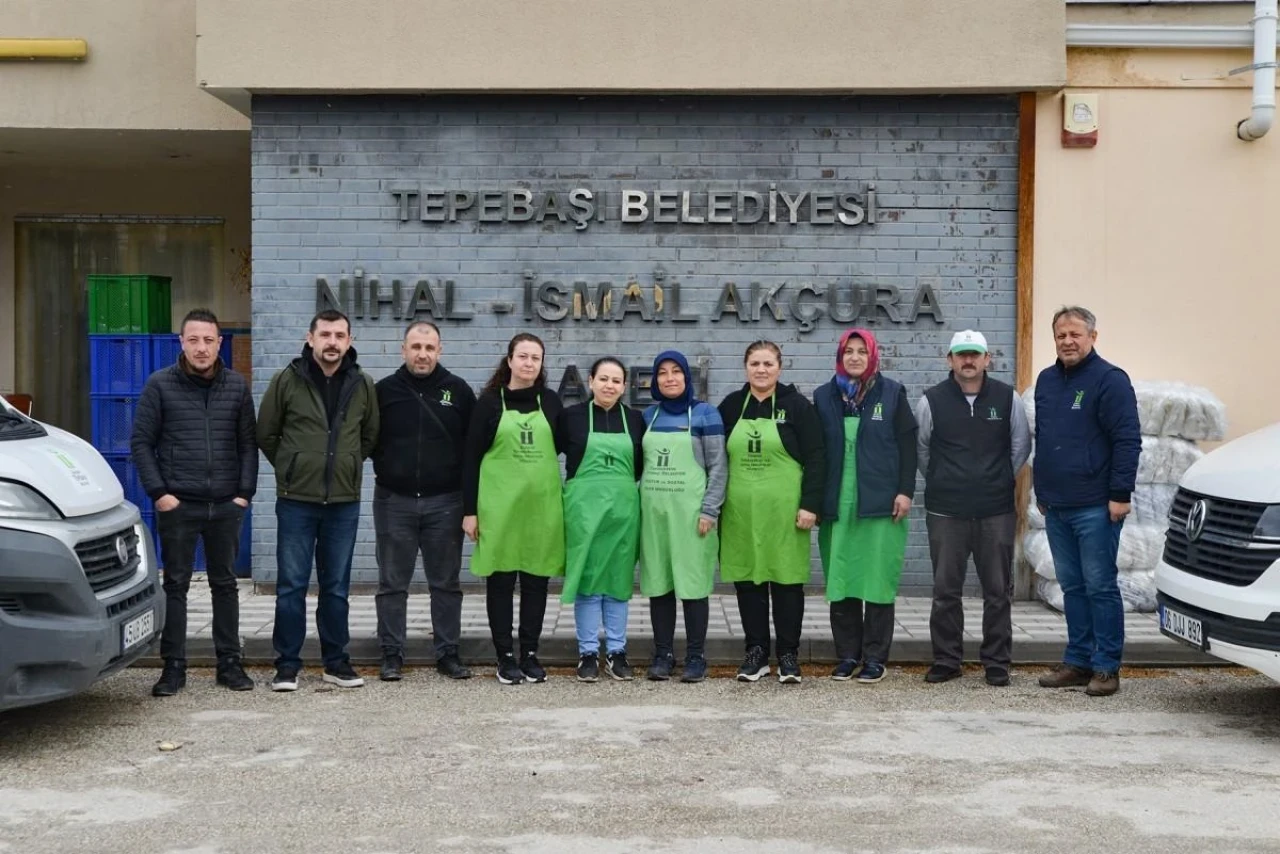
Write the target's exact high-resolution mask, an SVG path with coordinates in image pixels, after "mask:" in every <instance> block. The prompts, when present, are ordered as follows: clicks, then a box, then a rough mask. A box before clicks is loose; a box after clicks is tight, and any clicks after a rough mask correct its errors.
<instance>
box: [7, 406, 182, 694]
mask: <svg viewBox="0 0 1280 854" xmlns="http://www.w3.org/2000/svg"><path fill="white" fill-rule="evenodd" d="M151 542H152V541H151V535H150V533H149V532H148V531H147V529H146V526H145V525H144V524H143V523H142V520H141V518H140V516H139V513H138V508H137V507H135V506H134V505H132V504H130V503H129V502H127V501H125V500H124V492H123V490H122V489H121V487H120V482H119V480H117V479H116V476H115V473H114V472H113V471H112V470H111V468H110V467H109V466H108V465H107V462H106V460H104V459H103V458H102V457H101V456H100V455H99V454H98V452H97V451H96V450H94V449H93V447H92V446H90V445H89V444H88V443H86V442H84V441H83V440H81V439H79V438H77V437H76V436H73V435H72V434H70V433H67V432H66V431H64V430H59V429H58V428H56V427H52V426H49V425H46V424H41V423H40V422H38V421H35V420H32V419H31V418H28V417H27V416H25V415H23V414H22V413H21V412H19V411H18V410H17V409H15V408H13V407H12V406H10V405H9V403H8V402H7V401H5V400H4V398H3V396H0V711H3V710H4V709H12V708H17V707H18V706H29V705H33V704H35V703H44V702H47V701H49V700H57V699H60V698H62V697H66V696H69V695H71V694H74V693H76V692H78V691H82V690H84V689H85V688H87V687H89V686H90V685H92V684H93V683H94V682H96V681H98V680H99V679H102V678H103V677H105V676H108V675H110V674H112V673H115V672H116V671H118V670H121V669H122V668H124V667H127V666H128V665H129V664H130V663H131V662H132V661H134V660H135V659H136V658H138V657H139V656H140V655H142V654H143V653H144V652H145V651H146V650H147V649H148V647H149V646H150V645H151V643H152V641H153V640H154V639H155V637H156V636H157V634H158V632H159V630H160V628H161V626H162V625H163V624H164V596H163V595H162V592H161V588H160V579H159V576H158V572H157V568H156V557H155V549H154V547H153V546H152V545H151Z"/></svg>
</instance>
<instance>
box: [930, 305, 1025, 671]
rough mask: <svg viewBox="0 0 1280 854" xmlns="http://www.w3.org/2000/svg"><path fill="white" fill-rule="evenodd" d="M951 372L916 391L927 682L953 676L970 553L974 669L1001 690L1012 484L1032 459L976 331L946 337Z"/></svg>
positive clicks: (1021, 421) (1014, 402)
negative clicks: (928, 594) (978, 599)
mask: <svg viewBox="0 0 1280 854" xmlns="http://www.w3.org/2000/svg"><path fill="white" fill-rule="evenodd" d="M947 364H948V365H950V366H951V375H950V376H949V377H947V379H946V380H944V381H943V382H941V383H939V384H938V385H936V386H934V387H933V388H931V389H929V390H928V391H926V392H925V393H924V396H923V397H921V398H920V403H919V405H918V406H917V407H916V420H917V421H919V422H920V434H919V439H918V442H919V454H918V456H919V466H920V471H921V472H922V473H923V474H924V506H925V510H926V512H927V515H926V517H925V521H926V524H927V526H928V530H929V554H930V557H932V558H933V612H932V614H931V615H930V617H929V635H930V637H931V639H932V641H933V666H932V667H930V668H929V672H928V673H926V674H925V677H924V680H925V681H926V682H930V683H937V682H947V681H949V680H951V679H955V678H957V677H959V676H960V675H961V673H962V671H961V669H960V663H961V661H962V659H963V656H964V640H963V639H964V607H963V604H962V601H961V594H962V592H963V590H964V577H965V571H966V569H967V568H968V564H969V555H970V554H972V555H973V562H974V565H975V566H976V567H977V570H978V580H979V582H980V583H981V584H982V651H981V657H982V664H983V667H984V668H985V671H986V679H987V683H988V684H990V685H1008V684H1009V663H1010V661H1011V658H1012V653H1013V623H1012V608H1013V603H1012V597H1013V540H1014V529H1015V527H1016V524H1017V513H1016V510H1015V507H1014V478H1015V477H1016V476H1017V473H1018V470H1019V469H1021V468H1022V466H1023V465H1025V464H1026V462H1027V458H1028V457H1029V456H1030V455H1031V427H1030V425H1029V424H1028V422H1027V414H1026V411H1025V410H1024V409H1023V408H1022V401H1021V400H1019V399H1018V396H1017V395H1016V394H1014V391H1013V388H1012V387H1011V386H1009V385H1006V384H1005V383H1002V382H1000V381H999V380H993V379H991V378H990V377H989V376H987V369H988V368H989V367H990V366H991V355H990V354H989V353H988V352H987V339H986V338H985V337H984V336H983V335H982V333H981V332H975V331H973V330H971V329H966V330H964V331H963V332H957V333H956V334H955V336H954V337H952V339H951V352H950V353H949V354H948V355H947Z"/></svg>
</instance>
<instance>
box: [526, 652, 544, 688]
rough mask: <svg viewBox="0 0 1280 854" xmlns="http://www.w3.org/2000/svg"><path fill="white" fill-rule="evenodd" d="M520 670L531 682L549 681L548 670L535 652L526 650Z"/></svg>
mask: <svg viewBox="0 0 1280 854" xmlns="http://www.w3.org/2000/svg"><path fill="white" fill-rule="evenodd" d="M520 672H522V673H523V674H524V678H525V679H526V680H527V681H529V682H546V681H547V671H546V670H544V669H543V667H542V665H541V664H539V663H538V656H537V655H536V654H535V653H532V652H526V653H525V654H524V656H523V657H522V658H521V659H520Z"/></svg>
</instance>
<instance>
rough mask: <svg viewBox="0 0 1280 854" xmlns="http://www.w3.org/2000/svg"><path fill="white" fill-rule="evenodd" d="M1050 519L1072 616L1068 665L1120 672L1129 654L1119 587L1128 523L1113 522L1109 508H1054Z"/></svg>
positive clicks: (1052, 547) (1052, 545) (1057, 565)
mask: <svg viewBox="0 0 1280 854" xmlns="http://www.w3.org/2000/svg"><path fill="white" fill-rule="evenodd" d="M1044 519H1045V529H1046V530H1047V531H1048V533H1049V550H1050V551H1051V552H1052V553H1053V566H1054V569H1055V570H1056V572H1057V574H1058V584H1059V585H1061V586H1062V599H1063V603H1064V604H1063V608H1064V610H1065V611H1066V615H1067V650H1066V652H1065V653H1063V656H1062V661H1063V663H1064V664H1070V665H1072V666H1074V667H1079V668H1082V669H1085V670H1093V671H1095V672H1099V673H1115V672H1116V671H1118V670H1119V669H1120V655H1121V653H1122V652H1123V651H1124V603H1123V602H1122V601H1121V599H1120V587H1119V585H1118V584H1117V583H1116V575H1117V574H1118V572H1119V571H1118V569H1117V568H1116V553H1117V552H1118V551H1119V550H1120V529H1121V528H1122V527H1123V526H1124V522H1123V520H1122V521H1120V522H1112V521H1111V513H1110V511H1109V510H1108V509H1107V505H1105V504H1103V505H1100V506H1094V507H1066V508H1061V509H1055V508H1053V507H1050V508H1049V510H1048V512H1047V513H1045V514H1044Z"/></svg>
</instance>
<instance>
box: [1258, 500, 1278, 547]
mask: <svg viewBox="0 0 1280 854" xmlns="http://www.w3.org/2000/svg"><path fill="white" fill-rule="evenodd" d="M1253 535H1254V536H1255V537H1257V538H1258V539H1262V540H1276V541H1277V542H1280V504H1272V505H1271V506H1270V507H1268V508H1267V509H1266V510H1263V511H1262V518H1261V519H1259V520H1258V527H1256V528H1254V529H1253Z"/></svg>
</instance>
